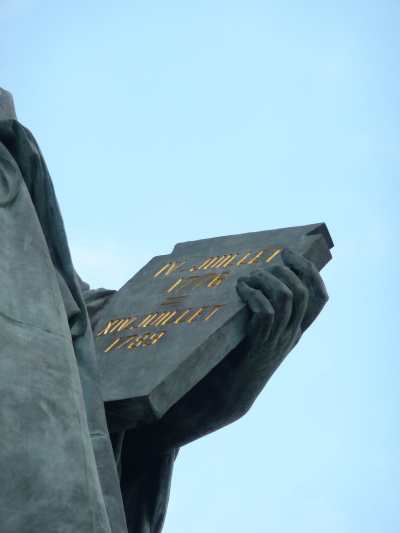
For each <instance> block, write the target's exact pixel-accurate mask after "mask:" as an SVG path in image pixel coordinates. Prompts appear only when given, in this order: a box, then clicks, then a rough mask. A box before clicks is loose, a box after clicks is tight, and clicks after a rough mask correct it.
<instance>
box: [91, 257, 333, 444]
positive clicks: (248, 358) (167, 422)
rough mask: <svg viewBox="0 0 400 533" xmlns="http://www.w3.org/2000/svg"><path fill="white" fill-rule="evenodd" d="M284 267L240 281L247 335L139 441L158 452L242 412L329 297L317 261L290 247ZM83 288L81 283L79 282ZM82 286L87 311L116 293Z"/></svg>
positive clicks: (139, 434) (138, 436) (146, 428)
mask: <svg viewBox="0 0 400 533" xmlns="http://www.w3.org/2000/svg"><path fill="white" fill-rule="evenodd" d="M282 257H283V259H284V262H285V265H284V266H283V265H271V266H270V267H268V268H267V269H266V270H263V271H256V272H254V273H252V274H251V275H250V276H248V277H246V278H241V279H240V280H239V282H238V286H237V290H238V292H239V295H240V296H241V297H242V299H243V300H244V301H245V302H246V303H247V304H248V307H249V309H250V311H251V318H250V320H249V323H248V328H247V336H246V337H245V339H244V340H243V341H242V342H241V343H240V344H239V345H238V346H237V347H236V348H235V349H234V350H233V351H232V352H231V353H229V354H228V356H226V357H225V358H224V359H223V360H222V361H221V362H220V363H219V364H218V365H217V366H216V367H215V368H214V369H213V370H212V371H211V372H210V373H209V374H208V375H207V376H206V377H205V378H203V380H201V381H200V382H199V383H198V384H197V385H196V386H195V387H194V388H193V389H192V390H190V391H189V392H188V393H187V394H186V395H185V396H184V397H183V398H182V399H181V400H180V401H178V402H177V403H176V404H175V405H174V406H173V407H172V408H171V409H170V410H169V411H168V412H167V413H166V414H165V415H164V416H163V417H162V419H161V420H160V421H158V422H156V423H154V424H151V425H149V426H143V427H141V428H140V431H139V430H138V431H137V434H136V442H137V445H138V446H140V445H142V446H143V447H145V448H152V449H154V450H155V451H156V450H158V451H167V450H170V449H173V448H177V447H180V446H182V445H184V444H186V443H188V442H191V441H193V440H195V439H197V438H199V437H201V436H203V435H206V434H208V433H210V432H212V431H215V430H217V429H219V428H221V427H223V426H225V425H227V424H229V423H231V422H233V421H235V420H237V419H238V418H240V417H241V416H243V415H244V414H245V413H246V412H247V411H248V410H249V408H250V407H251V405H252V404H253V403H254V401H255V399H256V398H257V396H258V395H259V393H260V392H261V390H262V389H263V387H264V386H265V384H266V383H267V382H268V380H269V379H270V377H271V376H272V374H273V373H274V372H275V370H276V369H277V368H278V366H279V365H280V364H281V362H282V361H283V360H284V358H285V357H286V355H287V354H288V353H289V352H290V351H291V350H292V349H293V347H294V346H295V345H296V344H297V342H298V341H299V339H300V337H301V335H302V334H303V332H304V331H305V330H306V329H307V328H308V327H309V326H310V324H311V323H312V322H313V321H314V320H315V318H316V317H317V316H318V314H319V313H320V311H321V310H322V308H323V306H324V305H325V303H326V302H327V300H328V296H327V293H326V289H325V286H324V283H323V281H322V278H321V276H320V275H319V272H318V271H317V269H316V268H315V267H314V265H313V264H312V263H311V262H310V261H308V260H306V259H304V258H303V257H301V256H300V255H298V254H296V253H293V252H290V251H288V250H286V251H284V252H283V253H282ZM81 286H82V285H81ZM82 287H83V294H84V298H85V301H86V303H87V306H88V309H89V313H90V314H91V315H92V316H95V313H96V312H97V311H98V310H99V309H101V308H102V306H103V305H104V304H105V303H106V301H107V300H108V298H109V297H110V296H112V295H113V294H114V293H115V291H108V290H106V289H97V290H94V291H93V290H90V288H89V287H88V286H86V287H85V286H82Z"/></svg>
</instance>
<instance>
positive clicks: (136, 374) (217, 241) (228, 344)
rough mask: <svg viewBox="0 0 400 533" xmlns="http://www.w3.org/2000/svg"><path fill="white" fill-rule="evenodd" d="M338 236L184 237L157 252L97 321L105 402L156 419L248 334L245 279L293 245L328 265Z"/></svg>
mask: <svg viewBox="0 0 400 533" xmlns="http://www.w3.org/2000/svg"><path fill="white" fill-rule="evenodd" d="M332 246H333V243H332V240H331V237H330V235H329V232H328V230H327V228H326V226H325V224H313V225H308V226H299V227H292V228H284V229H277V230H271V231H260V232H256V233H246V234H241V235H232V236H227V237H216V238H212V239H204V240H199V241H193V242H185V243H180V244H177V245H176V246H175V248H174V250H173V252H172V253H171V254H170V255H161V256H157V257H154V258H153V259H152V260H151V261H150V262H149V263H148V264H147V265H146V266H145V267H143V268H142V269H141V270H140V271H139V272H138V273H137V274H135V275H134V276H133V277H132V278H131V279H130V280H129V281H128V282H127V283H126V284H125V285H124V286H123V287H122V288H121V289H120V290H119V291H118V292H117V293H116V294H115V295H114V296H112V297H111V298H110V300H109V301H108V303H107V304H106V305H105V307H104V308H103V309H102V311H101V313H100V316H97V318H96V322H95V324H94V328H95V342H96V349H97V352H98V357H99V364H100V370H101V376H102V391H103V398H104V401H107V402H111V403H113V402H115V407H117V406H118V410H120V411H121V412H123V413H124V417H127V418H129V420H130V421H131V422H132V425H133V426H134V425H135V421H136V420H141V421H143V420H145V421H146V422H152V421H155V420H157V419H159V418H161V417H162V416H163V415H164V413H165V412H166V411H167V410H168V409H169V408H170V407H171V406H172V405H174V404H175V403H176V402H177V401H178V400H180V399H181V398H182V397H183V396H184V395H185V394H186V393H187V392H188V391H189V390H190V389H191V388H192V387H194V386H195V385H196V384H197V383H198V382H199V381H200V380H201V379H202V378H203V377H204V376H206V375H207V374H208V373H209V372H210V371H211V370H212V369H213V368H214V367H215V366H216V365H217V364H218V363H219V362H220V361H221V360H222V359H223V358H224V357H225V356H226V355H227V354H228V353H229V352H230V351H231V350H233V349H234V348H235V347H236V346H237V344H238V343H239V342H240V341H241V340H242V339H243V338H244V336H245V331H246V322H247V320H248V316H249V311H248V309H247V306H246V304H244V303H243V302H242V300H241V299H240V297H239V295H238V294H237V291H236V282H237V279H238V278H239V277H241V276H243V275H246V274H248V273H249V272H251V271H253V270H255V269H262V268H263V267H265V265H267V264H269V263H271V262H280V261H282V260H281V258H280V253H281V251H282V249H283V248H285V247H291V248H292V249H294V250H296V251H298V252H300V253H301V254H302V255H303V256H304V257H306V258H308V259H309V260H311V261H312V262H313V263H314V264H315V265H316V267H317V268H318V269H319V270H320V269H321V268H322V267H323V266H324V265H325V264H326V263H327V262H328V261H329V260H330V259H331V254H330V251H329V250H330V248H332Z"/></svg>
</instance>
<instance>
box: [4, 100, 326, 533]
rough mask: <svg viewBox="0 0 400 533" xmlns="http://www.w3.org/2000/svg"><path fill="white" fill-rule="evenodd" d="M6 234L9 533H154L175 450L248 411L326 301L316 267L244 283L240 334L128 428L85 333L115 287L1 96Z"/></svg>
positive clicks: (288, 266)
mask: <svg viewBox="0 0 400 533" xmlns="http://www.w3.org/2000/svg"><path fill="white" fill-rule="evenodd" d="M0 229H1V231H0V243H1V252H0V283H1V287H2V291H1V293H2V296H1V301H0V341H1V342H0V382H1V391H2V402H1V409H0V427H1V429H2V446H1V448H0V464H1V469H0V472H1V474H0V487H1V491H2V496H1V498H0V524H1V531H2V533H17V532H18V533H36V532H37V533H39V532H40V533H55V532H60V533H61V532H71V533H72V532H74V533H75V532H79V533H127V532H130V533H157V532H160V531H161V529H162V525H163V521H164V517H165V512H166V507H167V502H168V494H169V488H170V479H171V475H172V469H173V465H174V460H175V458H176V455H177V453H178V450H179V448H180V447H181V446H183V445H184V444H186V443H188V442H190V441H193V440H194V439H197V438H199V437H201V436H202V435H205V434H206V433H209V432H211V431H215V430H216V429H218V428H221V427H222V426H224V425H226V424H228V423H230V422H232V421H234V420H236V419H237V418H239V417H240V416H242V415H243V414H244V413H245V412H246V411H247V410H248V409H249V408H250V406H251V405H252V403H253V402H254V400H255V398H256V397H257V395H258V394H259V392H260V391H261V390H262V388H263V387H264V385H265V384H266V382H267V381H268V379H269V378H270V377H271V375H272V374H273V372H274V371H275V370H276V368H277V367H278V366H279V365H280V363H281V362H282V360H283V359H284V358H285V357H286V355H287V354H288V353H289V352H290V351H291V349H292V348H293V347H294V346H295V344H296V343H297V342H298V341H299V339H300V338H301V335H302V334H303V332H304V331H305V330H306V329H307V328H308V327H309V326H310V325H311V324H312V322H313V321H314V320H315V318H316V317H317V316H318V314H319V313H320V311H321V309H322V308H323V306H324V305H325V303H326V302H327V299H328V296H327V293H326V290H325V287H324V283H323V281H322V279H321V277H320V275H319V273H318V270H317V268H316V267H315V266H314V264H313V263H312V262H311V261H309V260H307V259H305V258H304V257H302V256H301V255H300V254H298V253H296V252H293V251H291V250H289V249H285V250H283V251H282V254H281V255H282V262H281V264H275V265H274V264H273V263H271V264H270V265H266V266H265V268H263V269H262V270H257V269H255V271H254V272H250V273H248V274H247V275H246V276H244V277H242V278H241V279H239V281H238V283H237V292H238V294H239V295H240V297H241V298H242V299H243V301H244V302H246V304H247V306H248V309H249V318H248V321H247V324H246V335H245V338H244V340H243V341H242V342H240V344H239V345H237V346H236V347H235V348H234V349H233V350H232V351H231V352H230V353H229V354H228V355H227V356H226V357H225V358H224V359H223V360H222V361H221V362H220V363H218V364H217V366H215V367H214V369H213V370H212V371H211V372H210V373H209V374H207V375H206V376H205V377H204V378H203V379H202V380H201V381H200V382H199V383H197V384H196V385H195V386H194V387H193V388H192V389H191V390H190V391H189V392H187V393H186V394H185V395H184V396H183V398H182V399H181V400H179V401H178V402H177V403H176V404H175V405H174V406H172V407H171V409H170V410H169V411H167V413H166V414H165V415H164V416H162V417H161V418H160V420H157V421H155V422H154V423H150V424H149V423H146V421H143V422H144V423H143V424H141V423H137V424H136V425H135V426H134V427H132V424H126V423H125V422H126V421H125V417H124V416H120V417H119V413H118V410H116V407H118V404H113V402H110V404H108V402H106V403H105V404H104V401H103V397H102V392H101V389H100V378H99V372H98V362H97V355H96V350H95V345H94V338H93V331H92V327H91V320H92V321H94V320H95V319H96V316H98V314H99V313H100V312H101V309H102V308H103V307H104V306H105V305H106V304H107V302H108V301H109V299H110V298H112V297H113V295H114V294H115V291H112V290H106V289H97V290H92V289H90V287H89V285H88V284H87V283H85V282H83V281H82V280H81V279H80V278H79V276H78V275H77V274H76V272H75V271H74V267H73V264H72V261H71V257H70V252H69V248H68V243H67V238H66V235H65V231H64V226H63V221H62V217H61V214H60V210H59V207H58V204H57V200H56V196H55V193H54V189H53V185H52V182H51V179H50V176H49V173H48V170H47V168H46V164H45V162H44V159H43V156H42V154H41V152H40V149H39V147H38V145H37V143H36V141H35V139H34V137H33V136H32V134H31V133H30V131H29V130H28V129H26V128H25V127H24V126H23V125H21V124H20V123H19V122H18V121H17V118H16V116H15V111H14V106H13V104H12V97H11V95H10V94H9V93H8V92H6V91H4V90H1V91H0ZM160 346H161V345H160ZM121 372H124V369H121ZM222 384H223V386H221V385H222ZM107 422H108V425H107ZM139 422H140V421H139Z"/></svg>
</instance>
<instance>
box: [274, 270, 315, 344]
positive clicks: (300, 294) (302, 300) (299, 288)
mask: <svg viewBox="0 0 400 533" xmlns="http://www.w3.org/2000/svg"><path fill="white" fill-rule="evenodd" d="M270 272H271V273H272V274H273V275H274V276H276V277H277V278H278V279H280V280H281V281H282V282H283V283H284V284H285V285H286V286H287V287H288V288H289V290H290V291H291V292H292V294H293V307H292V315H291V318H290V320H289V322H288V324H287V330H288V333H289V334H291V336H295V335H296V333H297V331H298V330H299V329H300V326H301V324H302V322H303V320H304V316H305V314H306V312H307V308H308V302H309V294H308V290H307V288H306V286H305V285H304V283H303V282H302V281H300V279H299V278H298V276H297V275H296V274H295V273H294V272H293V271H292V270H290V268H288V267H286V266H282V265H272V266H271V269H270Z"/></svg>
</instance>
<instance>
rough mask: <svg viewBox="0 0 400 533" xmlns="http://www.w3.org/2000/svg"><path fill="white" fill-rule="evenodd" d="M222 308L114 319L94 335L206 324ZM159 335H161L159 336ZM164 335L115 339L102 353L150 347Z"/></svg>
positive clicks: (164, 312)
mask: <svg viewBox="0 0 400 533" xmlns="http://www.w3.org/2000/svg"><path fill="white" fill-rule="evenodd" d="M222 307H224V305H223V304H215V305H205V306H202V307H195V308H188V309H179V310H171V311H157V312H154V313H147V314H145V315H138V316H135V315H133V316H129V317H126V318H115V319H112V320H109V321H108V322H107V324H105V326H103V327H102V328H101V329H100V331H99V332H98V333H97V334H96V337H104V336H106V335H114V334H117V333H121V332H127V331H129V330H133V329H141V328H148V327H152V328H155V327H164V326H167V325H169V326H179V325H187V324H193V323H194V322H197V321H205V322H208V321H209V320H210V319H212V318H213V317H214V316H215V315H216V313H217V312H218V311H219V310H220V309H221V308H222ZM161 333H162V335H160V334H161ZM166 335H167V332H166V331H158V332H151V333H148V334H147V333H146V334H144V335H140V334H136V335H131V336H129V337H117V338H116V339H114V340H113V341H112V342H111V344H109V345H108V346H107V348H105V350H104V351H105V352H107V353H108V352H111V351H113V350H115V349H120V348H122V347H126V348H127V349H128V350H132V349H135V348H138V347H146V346H151V345H153V344H156V343H158V342H159V340H160V339H161V338H163V337H164V336H166ZM128 341H129V342H128Z"/></svg>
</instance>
